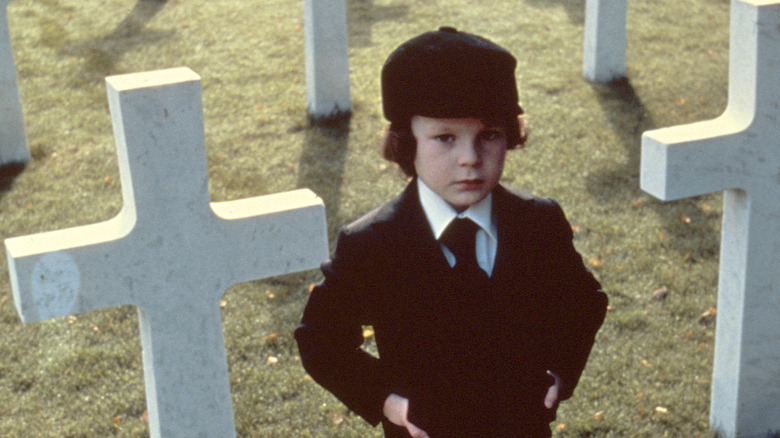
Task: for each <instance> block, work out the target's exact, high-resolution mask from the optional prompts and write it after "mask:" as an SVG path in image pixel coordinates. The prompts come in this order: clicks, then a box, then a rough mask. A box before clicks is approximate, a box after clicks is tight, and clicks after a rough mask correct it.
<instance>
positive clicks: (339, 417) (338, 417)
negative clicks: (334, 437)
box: [333, 414, 344, 426]
mask: <svg viewBox="0 0 780 438" xmlns="http://www.w3.org/2000/svg"><path fill="white" fill-rule="evenodd" d="M343 422H344V416H343V415H341V414H336V415H334V416H333V424H335V425H336V426H338V425H339V424H341V423H343Z"/></svg>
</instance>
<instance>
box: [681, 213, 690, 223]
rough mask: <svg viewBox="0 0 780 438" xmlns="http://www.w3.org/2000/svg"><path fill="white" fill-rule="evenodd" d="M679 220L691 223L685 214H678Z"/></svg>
mask: <svg viewBox="0 0 780 438" xmlns="http://www.w3.org/2000/svg"><path fill="white" fill-rule="evenodd" d="M680 220H681V221H683V222H684V223H686V224H690V223H691V218H690V217H688V216H686V215H682V216H680Z"/></svg>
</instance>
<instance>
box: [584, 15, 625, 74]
mask: <svg viewBox="0 0 780 438" xmlns="http://www.w3.org/2000/svg"><path fill="white" fill-rule="evenodd" d="M627 9H628V5H627V0H587V3H586V4H585V38H584V46H585V47H584V50H583V56H582V69H583V74H584V75H585V78H586V79H588V80H590V81H593V82H609V81H611V80H613V79H618V78H622V77H625V76H626V14H627Z"/></svg>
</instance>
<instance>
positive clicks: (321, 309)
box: [295, 181, 607, 438]
mask: <svg viewBox="0 0 780 438" xmlns="http://www.w3.org/2000/svg"><path fill="white" fill-rule="evenodd" d="M493 214H494V217H495V221H496V226H497V229H498V249H497V253H496V261H495V266H494V268H493V274H492V277H491V279H490V285H489V287H487V288H486V290H485V291H482V292H481V293H478V294H474V296H471V297H469V298H467V299H465V300H456V299H453V297H455V295H454V294H453V293H452V288H454V287H455V285H454V283H453V280H452V278H451V275H450V271H451V268H450V267H449V264H448V263H447V260H446V258H445V256H444V254H443V253H442V251H441V247H440V244H439V243H438V242H437V241H436V240H435V238H434V236H433V232H432V231H431V228H430V226H429V224H428V222H427V220H426V218H425V213H424V212H423V210H422V207H421V205H420V201H419V196H418V193H417V183H416V181H413V182H412V183H411V184H409V186H408V187H407V188H406V190H405V191H404V192H403V193H402V194H401V195H400V196H399V197H398V198H396V199H394V200H393V201H392V202H390V203H388V204H386V205H384V206H382V207H380V208H378V209H376V210H374V211H373V212H371V213H369V214H367V215H366V216H364V217H363V218H361V219H359V220H358V221H356V222H354V223H352V224H350V225H348V226H347V227H345V228H344V229H343V230H342V231H341V233H340V235H339V239H338V243H337V248H336V251H335V254H334V255H333V257H332V259H331V260H330V261H328V262H326V263H324V264H323V266H322V271H323V273H324V275H325V279H324V281H323V282H322V283H321V284H320V285H318V286H316V287H315V288H314V290H313V291H312V294H311V297H310V298H309V303H308V305H307V306H306V309H305V311H304V314H303V319H302V322H301V324H300V326H299V327H298V329H297V330H296V332H295V336H296V339H297V341H298V345H299V349H300V353H301V359H302V361H303V365H304V367H305V368H306V370H307V371H308V373H309V374H310V375H311V376H312V378H313V379H314V380H315V381H317V382H318V383H320V384H321V385H322V386H323V387H325V388H326V389H327V390H329V391H331V392H332V393H333V394H335V395H336V396H337V397H338V398H339V399H340V400H341V401H342V402H344V403H345V404H346V405H347V407H349V408H350V409H351V410H352V411H354V412H355V413H357V414H359V415H360V416H362V417H363V418H365V419H366V420H367V421H368V422H370V423H371V424H374V425H376V424H377V423H379V422H380V421H382V420H383V414H382V407H383V404H384V400H385V398H387V396H388V395H389V394H390V393H396V394H399V395H401V396H404V397H407V398H408V399H409V400H410V411H409V419H410V421H411V422H412V423H414V424H415V425H417V426H418V427H420V428H422V429H423V430H425V431H427V432H428V433H429V434H430V436H431V437H432V438H439V437H451V436H493V437H495V436H507V437H515V436H534V437H535V436H539V434H540V433H541V434H543V435H544V434H547V435H549V423H550V422H551V421H553V420H554V419H555V409H552V410H548V409H546V408H545V407H544V405H543V401H544V396H545V394H546V392H547V389H548V388H549V386H550V385H551V384H552V382H553V380H552V378H551V377H550V376H548V375H547V373H546V371H547V370H551V371H553V372H555V373H556V374H557V375H558V376H560V377H561V379H562V380H563V388H562V392H561V394H560V395H561V397H560V398H561V399H566V398H569V397H570V396H571V395H572V392H573V390H574V387H575V386H576V384H577V382H578V380H579V377H580V374H581V372H582V370H583V368H584V366H585V362H586V360H587V357H588V355H589V354H590V350H591V347H592V345H593V341H594V337H595V334H596V331H597V330H598V328H599V327H600V326H601V323H602V322H603V320H604V316H605V312H606V307H607V297H606V295H605V294H604V293H603V292H601V291H600V285H599V283H598V282H597V281H596V280H595V279H594V278H593V276H592V275H591V273H590V272H589V271H588V270H587V269H586V268H585V266H584V264H583V262H582V257H581V256H580V255H579V254H578V253H577V252H576V250H575V249H574V246H573V244H572V231H571V227H570V225H569V223H568V222H567V221H566V219H565V217H564V214H563V211H562V210H561V208H560V207H559V206H558V204H557V203H555V202H554V201H552V200H549V199H540V198H535V197H530V196H525V195H520V194H515V193H510V192H509V191H508V190H506V189H505V188H503V187H501V186H498V187H497V188H496V189H495V190H494V191H493ZM365 325H371V326H373V329H374V332H375V336H376V343H377V349H378V352H379V358H376V357H374V356H371V355H369V354H368V353H366V352H365V351H363V350H362V349H361V348H360V347H361V345H362V344H363V336H362V333H363V326H365ZM385 430H386V433H387V436H388V437H389V436H404V433H403V431H402V430H401V429H400V428H394V427H393V426H391V425H389V424H385ZM540 431H542V432H540Z"/></svg>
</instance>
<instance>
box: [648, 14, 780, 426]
mask: <svg viewBox="0 0 780 438" xmlns="http://www.w3.org/2000/svg"><path fill="white" fill-rule="evenodd" d="M730 26H731V29H730V30H731V36H730V54H729V58H730V59H731V62H730V64H729V103H728V106H727V108H726V111H725V112H724V114H723V115H721V116H720V117H718V118H716V119H714V120H710V121H705V122H698V123H693V124H690V125H683V126H676V127H672V128H666V129H659V130H656V131H650V132H646V133H645V134H644V136H643V138H642V169H641V186H642V189H644V190H645V191H647V192H649V193H650V194H652V195H654V196H656V197H658V198H660V199H662V200H674V199H681V198H686V197H690V196H697V195H701V194H705V193H710V192H715V191H721V190H725V194H724V199H723V210H724V212H723V228H722V234H721V255H720V278H719V285H718V289H719V290H718V322H717V328H716V332H715V363H714V370H713V380H712V401H711V411H710V423H711V425H712V427H713V428H714V429H715V430H718V431H720V432H721V433H722V434H724V435H725V436H727V437H737V436H739V437H764V436H767V433H768V432H774V433H778V432H780V1H777V0H773V1H768V0H732V3H731V25H730Z"/></svg>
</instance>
